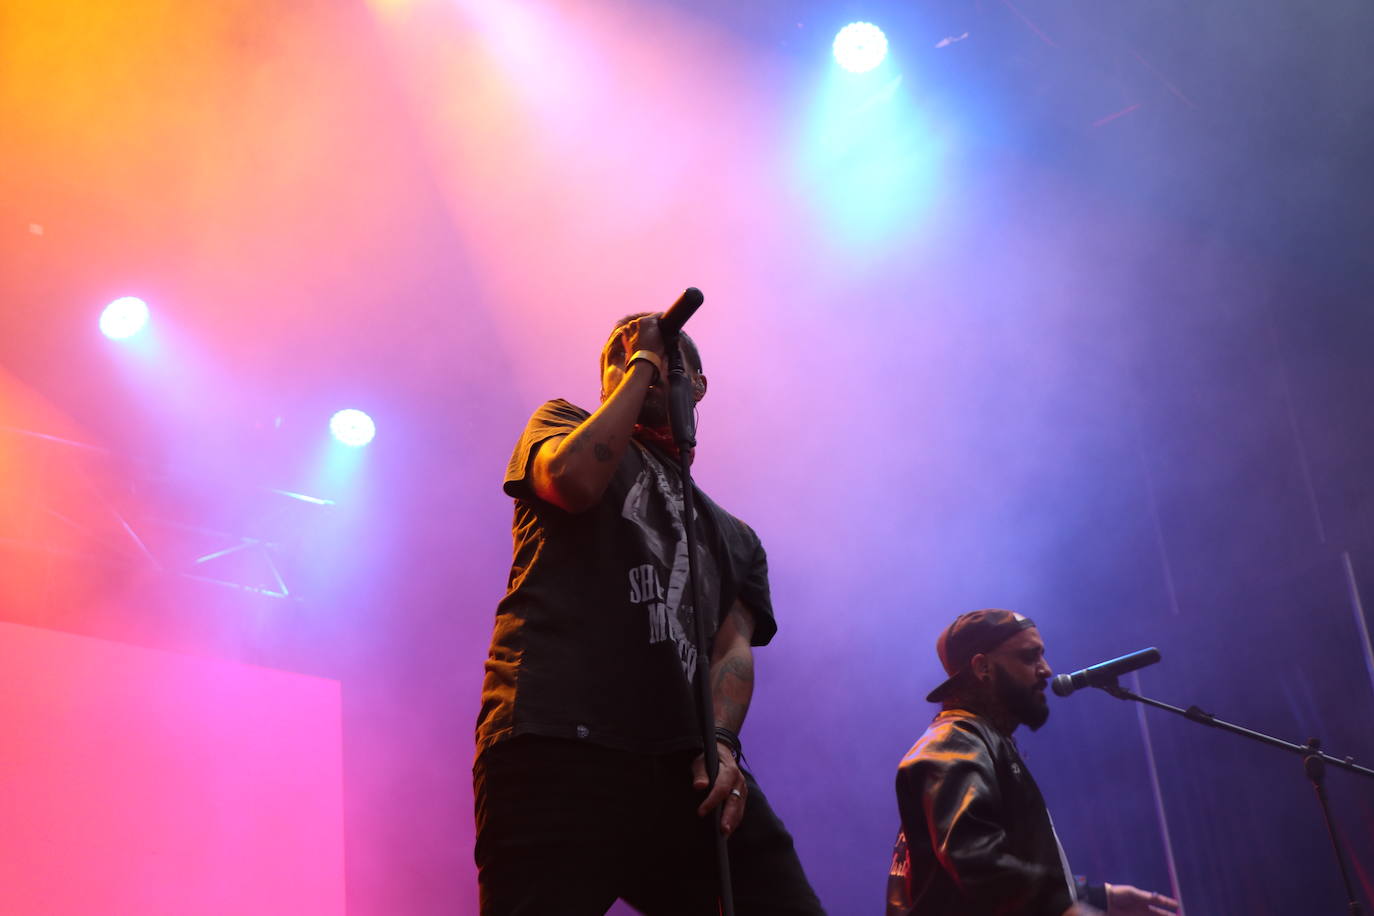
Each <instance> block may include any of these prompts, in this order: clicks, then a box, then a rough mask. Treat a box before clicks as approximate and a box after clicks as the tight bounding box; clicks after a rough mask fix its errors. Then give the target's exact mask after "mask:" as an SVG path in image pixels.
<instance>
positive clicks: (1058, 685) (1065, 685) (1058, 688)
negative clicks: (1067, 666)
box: [1050, 674, 1077, 697]
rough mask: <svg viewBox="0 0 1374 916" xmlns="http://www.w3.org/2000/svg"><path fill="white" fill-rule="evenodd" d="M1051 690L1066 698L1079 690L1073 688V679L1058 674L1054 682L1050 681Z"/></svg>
mask: <svg viewBox="0 0 1374 916" xmlns="http://www.w3.org/2000/svg"><path fill="white" fill-rule="evenodd" d="M1050 689H1051V690H1053V691H1054V692H1055V694H1056V695H1058V696H1061V697H1066V696H1068V695H1069V694H1071V693H1073V692H1074V690H1075V689H1077V688H1075V687H1074V686H1073V678H1071V677H1069V676H1068V675H1067V674H1056V675H1055V676H1054V680H1052V681H1050Z"/></svg>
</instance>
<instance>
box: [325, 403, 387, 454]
mask: <svg viewBox="0 0 1374 916" xmlns="http://www.w3.org/2000/svg"><path fill="white" fill-rule="evenodd" d="M329 431H330V432H331V433H333V434H334V438H335V439H338V440H339V441H340V442H342V443H343V444H344V445H348V446H352V447H353V448H358V447H360V446H363V445H367V444H368V443H369V442H371V441H372V437H373V436H375V435H377V425H376V424H375V423H373V422H372V418H371V417H369V416H368V415H367V414H365V413H363V412H362V411H361V410H353V409H351V408H350V409H349V410H341V411H339V412H338V413H336V414H334V416H332V417H330V418H329Z"/></svg>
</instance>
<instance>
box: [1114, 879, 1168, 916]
mask: <svg viewBox="0 0 1374 916" xmlns="http://www.w3.org/2000/svg"><path fill="white" fill-rule="evenodd" d="M1177 912H1178V901H1177V900H1175V899H1174V898H1173V897H1166V896H1164V895H1163V894H1152V893H1150V892H1149V891H1142V890H1141V889H1140V888H1138V887H1131V886H1130V885H1129V884H1108V885H1107V916H1173V914H1174V913H1177Z"/></svg>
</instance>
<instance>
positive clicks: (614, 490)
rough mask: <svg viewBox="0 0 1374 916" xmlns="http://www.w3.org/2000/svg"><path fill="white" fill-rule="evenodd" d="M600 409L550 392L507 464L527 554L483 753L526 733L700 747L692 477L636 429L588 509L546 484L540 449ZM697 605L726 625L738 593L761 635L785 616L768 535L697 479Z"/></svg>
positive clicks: (514, 590)
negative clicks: (559, 500)
mask: <svg viewBox="0 0 1374 916" xmlns="http://www.w3.org/2000/svg"><path fill="white" fill-rule="evenodd" d="M588 416H589V414H588V413H587V411H585V410H583V409H582V408H580V407H576V406H574V405H572V404H570V403H568V402H567V401H561V400H559V401H549V402H548V403H546V404H544V405H543V406H542V407H540V408H539V409H538V410H536V411H535V413H534V416H533V417H531V418H530V421H529V424H528V425H527V426H526V427H525V434H524V435H523V436H522V437H521V438H520V441H519V443H518V444H517V445H516V447H515V452H514V454H512V455H511V460H510V465H509V467H508V468H507V469H506V479H505V491H506V493H507V494H508V495H510V496H512V497H514V498H515V520H514V525H513V530H512V535H513V538H514V548H515V550H514V554H515V555H514V560H513V562H512V564H511V571H510V580H509V582H508V583H507V591H506V596H505V598H503V599H502V601H501V603H500V605H498V607H497V609H496V626H495V628H494V630H493V633H492V639H491V650H490V652H489V654H488V657H487V664H486V677H485V679H484V681H483V684H482V710H481V712H480V713H479V714H478V718H477V753H478V754H481V752H482V751H483V750H485V749H486V748H487V747H489V746H490V745H491V744H493V743H495V742H497V741H500V740H501V739H503V738H508V737H510V736H512V735H518V734H537V735H547V736H552V737H565V738H576V739H583V740H587V741H593V742H596V743H598V744H605V745H609V746H611V747H618V748H622V749H625V750H634V751H644V752H652V753H660V752H665V751H672V750H681V749H685V748H693V747H699V746H700V744H701V741H700V739H699V738H698V737H697V734H698V729H697V724H696V717H695V713H694V708H695V707H694V703H695V694H694V691H693V687H692V683H691V680H692V678H694V677H695V674H696V650H695V648H694V647H693V644H692V643H693V633H694V626H695V624H694V622H693V621H694V618H693V614H694V609H693V607H692V605H691V602H690V601H689V599H688V594H687V592H688V591H689V590H688V589H687V588H686V583H687V544H686V540H685V538H686V529H685V528H684V526H683V508H682V481H681V479H680V477H679V476H678V472H677V467H676V463H674V462H671V461H669V460H667V459H666V458H665V457H663V456H661V455H660V454H659V453H658V452H656V451H654V450H652V449H650V448H649V447H647V446H645V445H643V444H642V443H640V442H638V441H632V442H631V445H630V447H629V448H628V449H627V450H626V452H625V456H624V457H623V458H622V459H621V462H620V466H619V467H618V468H617V469H616V472H615V475H614V477H612V479H611V483H610V485H609V486H608V487H607V488H606V492H605V494H604V495H603V496H602V498H601V501H600V502H599V503H598V504H597V505H595V506H593V507H592V508H590V509H588V510H587V511H585V512H582V513H578V514H576V515H574V514H571V513H568V512H564V511H563V510H562V509H559V508H557V507H556V506H552V505H550V504H549V503H546V502H544V501H543V500H541V499H539V498H538V497H536V496H535V495H534V493H533V491H532V489H531V487H530V483H529V478H528V474H529V468H530V459H531V458H532V457H533V455H534V453H535V450H536V449H537V448H538V446H539V445H540V443H542V442H544V441H545V440H547V439H549V438H550V437H552V436H560V435H565V434H567V433H569V432H571V431H572V430H573V429H575V428H576V427H577V426H579V425H580V424H581V423H582V422H583V421H584V420H586V419H587V417H588ZM694 493H695V500H696V516H697V517H696V530H695V538H696V545H697V553H698V560H697V562H698V564H699V565H698V570H699V572H698V581H699V583H700V585H701V590H702V594H701V595H699V596H698V600H697V602H696V605H697V606H698V607H705V608H707V609H708V613H709V614H710V621H709V629H710V631H711V632H713V633H714V632H715V629H716V626H717V625H718V623H719V621H720V620H721V618H722V617H723V616H724V614H725V612H726V611H728V610H729V608H730V607H731V606H732V605H733V604H734V601H735V599H736V598H738V599H739V600H740V601H741V602H743V603H744V605H745V606H746V607H748V608H749V610H750V611H752V612H753V616H754V621H755V628H754V636H753V642H754V645H764V644H766V643H767V642H768V641H769V640H770V639H772V637H773V633H774V632H775V631H776V630H777V625H776V623H775V622H774V620H773V606H772V602H771V600H770V599H769V594H768V562H767V559H766V557H765V555H764V551H763V546H762V545H761V544H760V543H759V539H758V535H756V534H755V533H754V532H753V530H752V529H751V528H750V527H749V526H748V525H746V524H744V523H743V522H741V521H740V520H738V519H736V518H735V517H733V516H732V515H730V514H729V513H727V512H725V511H724V510H723V509H721V508H720V507H719V506H717V505H716V504H715V503H714V502H712V501H711V500H710V499H708V498H707V497H706V495H705V494H704V493H702V492H701V490H700V489H699V488H698V489H696V490H695V491H694Z"/></svg>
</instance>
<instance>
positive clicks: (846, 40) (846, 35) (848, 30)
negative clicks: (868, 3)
mask: <svg viewBox="0 0 1374 916" xmlns="http://www.w3.org/2000/svg"><path fill="white" fill-rule="evenodd" d="M834 49H835V61H836V63H838V64H839V65H840V66H841V67H844V68H845V69H846V70H848V71H849V72H850V73H867V72H868V71H869V70H872V69H873V68H874V67H877V66H878V65H879V64H881V63H882V62H883V58H884V57H887V36H886V35H884V34H883V30H882V29H880V28H878V27H877V26H876V25H874V24H873V23H871V22H851V23H850V24H849V25H847V26H845V27H844V28H842V29H840V31H839V34H837V35H836V36H835V46H834Z"/></svg>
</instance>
